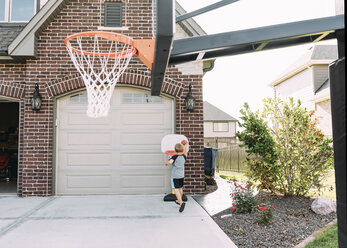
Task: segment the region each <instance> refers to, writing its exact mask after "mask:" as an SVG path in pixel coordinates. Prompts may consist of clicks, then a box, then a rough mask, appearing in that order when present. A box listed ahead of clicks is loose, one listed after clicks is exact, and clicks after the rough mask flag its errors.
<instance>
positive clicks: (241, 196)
mask: <svg viewBox="0 0 347 248" xmlns="http://www.w3.org/2000/svg"><path fill="white" fill-rule="evenodd" d="M234 187H235V189H234V190H233V193H232V194H231V197H232V198H233V201H234V202H233V207H232V209H233V210H234V211H235V212H236V213H250V212H252V209H253V208H254V207H255V206H256V205H257V201H256V200H255V198H254V195H253V190H252V188H251V187H250V185H249V184H247V186H245V187H244V186H243V185H241V184H237V183H236V182H234Z"/></svg>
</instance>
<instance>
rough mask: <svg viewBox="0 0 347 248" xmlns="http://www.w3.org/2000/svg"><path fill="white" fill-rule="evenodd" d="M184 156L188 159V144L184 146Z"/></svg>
mask: <svg viewBox="0 0 347 248" xmlns="http://www.w3.org/2000/svg"><path fill="white" fill-rule="evenodd" d="M183 154H184V155H185V156H186V157H187V156H188V144H187V143H186V144H185V145H184V150H183Z"/></svg>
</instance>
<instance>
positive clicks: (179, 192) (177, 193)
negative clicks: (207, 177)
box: [174, 188, 182, 205]
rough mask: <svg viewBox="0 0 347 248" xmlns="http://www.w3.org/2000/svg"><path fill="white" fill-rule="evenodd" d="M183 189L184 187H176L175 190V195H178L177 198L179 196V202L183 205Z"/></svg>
mask: <svg viewBox="0 0 347 248" xmlns="http://www.w3.org/2000/svg"><path fill="white" fill-rule="evenodd" d="M181 190H182V188H179V189H176V188H175V189H174V191H175V195H176V198H177V202H178V203H179V204H180V205H181V204H182V194H181Z"/></svg>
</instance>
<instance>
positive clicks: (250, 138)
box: [236, 103, 279, 191]
mask: <svg viewBox="0 0 347 248" xmlns="http://www.w3.org/2000/svg"><path fill="white" fill-rule="evenodd" d="M240 112H241V114H242V116H241V120H242V121H243V123H241V122H238V124H239V126H240V127H241V128H244V131H242V132H237V133H236V136H237V137H238V138H239V140H240V141H242V143H243V145H240V146H241V147H245V148H246V152H247V154H248V155H249V156H248V158H247V165H248V168H249V171H248V174H247V176H248V177H249V178H250V179H252V180H253V181H257V182H259V183H260V185H258V188H260V189H269V190H271V191H274V185H275V184H276V181H277V180H278V178H277V175H278V173H279V168H278V166H277V164H276V160H277V151H276V149H275V145H276V144H275V141H274V139H273V138H272V136H271V135H270V130H269V129H268V128H267V123H266V122H265V121H264V120H263V119H262V118H261V116H260V113H259V112H258V111H257V112H255V113H254V112H252V111H251V110H250V108H249V106H248V104H247V103H245V104H244V109H241V111H240Z"/></svg>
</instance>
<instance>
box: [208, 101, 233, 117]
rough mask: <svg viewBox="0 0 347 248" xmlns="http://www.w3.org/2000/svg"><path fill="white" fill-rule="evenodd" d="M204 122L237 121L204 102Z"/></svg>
mask: <svg viewBox="0 0 347 248" xmlns="http://www.w3.org/2000/svg"><path fill="white" fill-rule="evenodd" d="M204 121H237V119H235V118H234V117H232V116H231V115H229V114H227V113H225V112H224V111H222V110H220V109H219V108H217V107H215V106H213V105H212V104H211V103H209V102H206V101H204Z"/></svg>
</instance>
